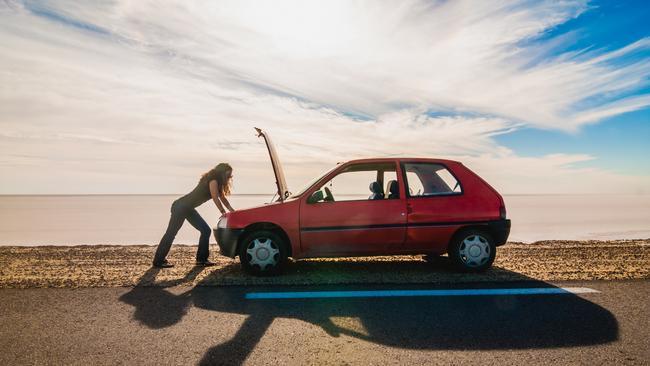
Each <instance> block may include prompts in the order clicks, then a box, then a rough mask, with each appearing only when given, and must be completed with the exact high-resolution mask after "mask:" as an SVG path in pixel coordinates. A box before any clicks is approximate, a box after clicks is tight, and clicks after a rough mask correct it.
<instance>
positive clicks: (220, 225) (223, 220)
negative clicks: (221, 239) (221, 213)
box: [217, 217, 228, 229]
mask: <svg viewBox="0 0 650 366" xmlns="http://www.w3.org/2000/svg"><path fill="white" fill-rule="evenodd" d="M227 227H228V217H222V218H220V219H219V222H218V223H217V228H219V229H225V228H227Z"/></svg>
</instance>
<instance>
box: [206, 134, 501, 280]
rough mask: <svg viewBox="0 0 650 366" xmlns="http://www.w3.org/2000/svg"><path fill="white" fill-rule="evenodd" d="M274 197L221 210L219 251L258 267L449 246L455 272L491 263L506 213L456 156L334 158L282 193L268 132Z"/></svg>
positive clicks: (276, 269) (267, 270) (258, 270)
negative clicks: (262, 202)
mask: <svg viewBox="0 0 650 366" xmlns="http://www.w3.org/2000/svg"><path fill="white" fill-rule="evenodd" d="M256 130H257V132H258V136H260V137H263V138H264V140H265V141H266V145H267V147H268V150H269V154H270V155H271V163H272V165H273V170H274V172H275V177H276V183H277V195H278V199H277V201H275V202H273V203H270V204H266V205H264V206H261V207H254V208H249V209H244V210H239V211H235V212H231V213H228V214H226V215H224V216H223V217H222V218H221V219H220V220H219V222H218V224H217V227H216V228H214V234H215V237H216V239H217V243H218V244H219V247H220V250H221V254H223V255H225V256H228V257H231V258H234V257H236V256H239V260H240V261H241V263H242V266H243V267H244V269H245V270H246V271H248V272H250V273H253V274H256V275H266V274H278V273H280V272H281V271H282V268H283V267H284V265H285V263H286V261H287V258H288V257H293V258H309V257H347V256H372V255H400V254H408V255H413V254H428V255H441V254H444V253H448V254H449V258H450V259H451V261H452V262H453V263H454V265H455V266H456V267H457V268H458V269H460V270H462V271H471V272H478V271H483V270H485V269H487V268H489V267H490V266H491V265H492V262H493V261H494V257H495V255H496V247H497V246H499V245H503V244H505V242H506V240H507V238H508V234H509V233H510V220H508V219H506V209H505V205H504V202H503V198H502V197H501V195H500V194H499V193H498V192H497V191H496V190H495V189H494V188H492V187H490V185H489V184H487V183H486V182H485V181H484V180H483V179H481V178H480V177H479V176H478V175H476V174H475V173H474V172H472V171H471V170H469V169H468V168H467V167H465V166H463V164H461V163H459V162H457V161H452V160H442V159H422V158H377V159H362V160H352V161H348V162H346V163H340V164H338V165H337V166H336V167H334V168H333V169H332V170H330V171H329V172H327V173H325V174H324V175H323V176H321V177H320V178H318V179H316V180H314V181H313V182H312V183H310V184H308V185H307V186H306V187H305V188H304V189H302V190H300V191H299V192H297V193H293V194H291V193H289V191H288V189H287V185H286V182H285V178H284V172H283V170H282V166H281V165H280V162H279V160H278V157H277V154H276V151H275V148H274V146H273V144H272V143H271V139H270V138H269V135H268V134H267V133H266V132H264V131H262V130H260V129H256Z"/></svg>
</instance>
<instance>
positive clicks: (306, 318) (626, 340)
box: [0, 280, 650, 365]
mask: <svg viewBox="0 0 650 366" xmlns="http://www.w3.org/2000/svg"><path fill="white" fill-rule="evenodd" d="M553 286H558V287H586V288H591V289H594V290H597V291H599V292H597V293H587V294H580V295H575V294H561V295H515V296H511V295H508V296H454V297H446V296H441V297H391V298H351V299H350V298H332V299H283V300H250V299H246V298H245V295H246V293H250V292H259V291H277V292H282V291H323V290H376V289H393V290H394V289H397V290H405V289H460V288H505V287H507V288H531V287H532V288H538V287H553ZM648 299H650V280H635V281H590V282H562V283H552V284H551V283H545V282H540V281H528V282H514V283H476V284H436V285H422V284H420V285H395V284H392V285H385V286H368V285H364V286H336V287H327V286H312V287H309V286H300V287H297V286H291V287H271V286H264V287H260V286H256V287H248V288H242V287H200V286H199V287H170V288H162V287H132V288H84V289H22V290H19V289H2V290H0V350H1V351H2V352H0V364H2V365H21V364H66V365H72V364H80V365H81V364H82V365H88V364H138V365H140V364H179V365H190V364H242V363H244V364H254V365H261V364H281V365H293V364H295V365H303V364H318V365H322V364H333V365H345V364H354V365H360V364H363V365H366V364H372V365H386V364H408V365H413V364H415V365H419V364H445V365H454V364H499V365H500V364H526V365H531V364H589V365H591V364H612V365H614V364H616V365H619V364H634V365H637V364H638V365H643V364H645V365H647V364H650V311H649V306H648Z"/></svg>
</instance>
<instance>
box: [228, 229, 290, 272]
mask: <svg viewBox="0 0 650 366" xmlns="http://www.w3.org/2000/svg"><path fill="white" fill-rule="evenodd" d="M239 261H240V262H241V264H242V267H243V268H244V270H245V271H246V272H248V273H251V274H253V275H256V276H272V275H277V274H280V273H281V272H282V270H283V269H284V266H285V264H286V262H287V247H286V243H285V242H284V240H282V238H281V237H280V236H279V235H277V234H276V233H274V232H272V231H268V230H260V231H254V232H252V233H250V234H249V235H246V237H244V239H243V240H242V242H241V246H240V247H239Z"/></svg>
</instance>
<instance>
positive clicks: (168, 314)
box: [120, 266, 205, 329]
mask: <svg viewBox="0 0 650 366" xmlns="http://www.w3.org/2000/svg"><path fill="white" fill-rule="evenodd" d="M204 268H205V267H203V266H196V267H194V268H192V270H191V271H189V272H188V273H187V274H186V275H185V276H184V277H183V278H180V279H175V280H170V281H162V282H158V283H155V286H153V285H154V281H155V279H156V276H157V275H158V272H160V268H155V267H152V268H150V269H148V270H147V271H146V272H145V273H144V274H143V275H142V276H141V277H140V279H139V280H138V283H137V284H136V285H135V287H133V289H131V291H129V292H127V293H126V294H124V295H122V296H120V301H122V302H125V303H127V304H130V305H133V306H134V307H135V312H134V314H133V318H134V319H136V320H137V321H139V322H141V323H142V324H144V325H146V326H147V327H149V328H152V329H160V328H166V327H169V326H172V325H174V324H176V323H178V322H179V321H180V320H181V319H182V318H183V317H184V316H185V314H187V311H188V309H189V307H190V305H191V304H192V291H191V289H190V290H187V291H185V292H183V293H181V294H179V295H175V294H172V293H170V292H169V291H167V290H165V287H172V286H177V285H180V284H182V283H186V282H192V281H193V280H194V279H195V278H196V277H197V276H198V275H199V274H200V273H201V271H203V269H204Z"/></svg>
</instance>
